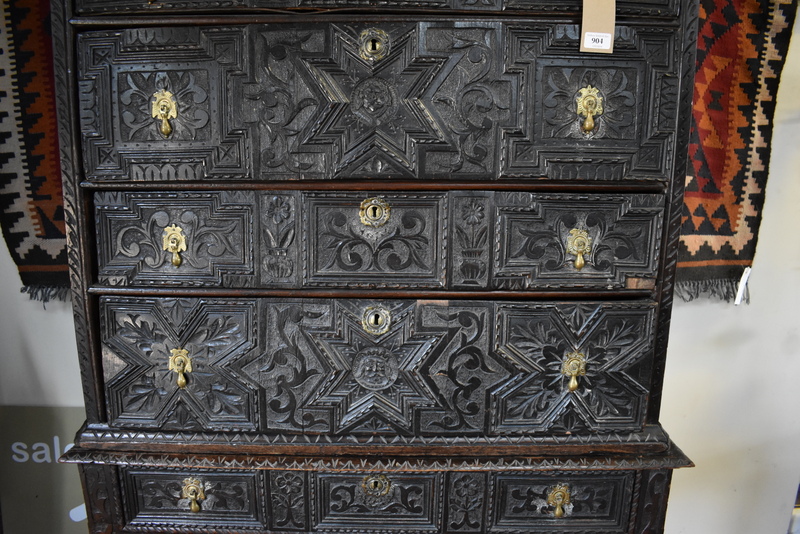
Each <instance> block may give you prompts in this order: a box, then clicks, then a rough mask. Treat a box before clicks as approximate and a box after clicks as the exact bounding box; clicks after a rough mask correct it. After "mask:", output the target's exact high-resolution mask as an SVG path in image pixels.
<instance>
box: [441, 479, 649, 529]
mask: <svg viewBox="0 0 800 534" xmlns="http://www.w3.org/2000/svg"><path fill="white" fill-rule="evenodd" d="M469 476H472V475H465V477H469ZM490 478H491V483H490V495H493V496H495V497H494V502H493V503H492V506H490V510H491V514H490V519H489V521H490V522H491V525H490V526H489V528H488V529H487V532H498V533H500V532H509V533H511V532H514V533H516V532H558V533H563V534H570V533H583V532H592V533H593V534H606V533H609V534H610V533H623V532H630V531H629V530H628V529H629V519H630V515H631V500H632V493H633V486H634V480H635V478H636V476H635V474H634V473H631V472H624V471H623V472H610V473H603V474H594V473H582V474H577V473H570V474H567V473H541V474H500V473H498V474H492V475H491V476H490ZM456 484H457V481H456ZM453 489H454V490H455V491H454V492H453V493H451V497H450V499H451V509H452V507H453V505H452V503H453V500H454V498H453V497H454V496H455V497H456V498H455V500H456V501H457V502H463V501H464V499H463V498H459V497H458V496H459V494H460V493H461V494H463V493H466V492H465V491H464V490H462V491H459V490H458V487H457V486H456V487H454V488H453Z"/></svg>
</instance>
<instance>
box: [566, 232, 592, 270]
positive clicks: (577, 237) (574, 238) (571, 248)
mask: <svg viewBox="0 0 800 534" xmlns="http://www.w3.org/2000/svg"><path fill="white" fill-rule="evenodd" d="M591 253H592V238H591V237H589V232H587V231H586V230H581V229H579V228H573V229H572V230H570V231H569V237H567V254H572V255H573V256H575V268H576V269H577V270H579V271H580V270H581V269H583V266H584V265H586V261H585V260H584V258H583V256H584V255H587V256H588V255H589V254H591Z"/></svg>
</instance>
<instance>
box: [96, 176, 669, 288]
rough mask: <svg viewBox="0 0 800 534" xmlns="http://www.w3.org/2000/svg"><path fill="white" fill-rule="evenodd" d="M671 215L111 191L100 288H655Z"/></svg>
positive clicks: (445, 197)
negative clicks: (665, 217)
mask: <svg viewBox="0 0 800 534" xmlns="http://www.w3.org/2000/svg"><path fill="white" fill-rule="evenodd" d="M663 211H664V207H663V197H662V196H660V195H566V194H562V195H551V194H537V193H520V192H517V193H507V192H497V193H479V192H464V191H460V192H427V193H392V192H389V193H380V192H341V193H335V192H314V191H310V192H278V191H260V192H255V191H239V192H236V191H222V192H202V193H200V192H198V193H188V192H180V193H168V192H159V193H151V192H147V193H137V192H118V193H113V192H104V193H97V194H95V213H96V225H95V226H96V228H97V246H98V263H99V272H98V282H99V283H100V284H102V285H111V286H183V287H188V286H212V287H230V288H239V287H242V288H245V287H261V288H301V287H306V288H313V287H351V288H353V287H361V288H392V287H398V288H443V289H463V290H488V289H521V290H541V289H569V288H591V289H616V290H625V289H637V290H642V289H653V288H654V287H655V278H656V275H657V272H658V258H659V252H660V250H661V234H662V224H663ZM450 256H451V257H450ZM301 266H302V267H301Z"/></svg>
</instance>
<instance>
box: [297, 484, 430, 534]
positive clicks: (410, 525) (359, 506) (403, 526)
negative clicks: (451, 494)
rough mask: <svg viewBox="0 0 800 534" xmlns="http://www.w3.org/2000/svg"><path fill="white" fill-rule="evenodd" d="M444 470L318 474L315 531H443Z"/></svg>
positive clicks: (314, 489) (315, 491)
mask: <svg viewBox="0 0 800 534" xmlns="http://www.w3.org/2000/svg"><path fill="white" fill-rule="evenodd" d="M441 478H442V475H441V474H440V473H426V474H416V475H415V474H397V473H387V474H381V473H353V474H315V475H312V487H313V492H314V494H315V497H316V502H315V505H316V514H315V517H314V521H315V525H314V528H315V530H317V529H318V530H327V529H337V528H338V529H341V528H355V529H358V530H362V529H363V530H365V531H373V530H375V531H378V530H379V531H384V532H386V531H388V532H391V531H402V532H409V531H412V532H420V531H434V532H435V531H437V530H438V526H439V522H440V517H441V516H440V497H439V492H440V491H441V486H442V480H441Z"/></svg>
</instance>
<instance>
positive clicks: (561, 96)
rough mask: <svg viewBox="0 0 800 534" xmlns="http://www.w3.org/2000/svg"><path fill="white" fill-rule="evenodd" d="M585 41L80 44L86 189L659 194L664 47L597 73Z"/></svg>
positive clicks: (149, 33)
mask: <svg viewBox="0 0 800 534" xmlns="http://www.w3.org/2000/svg"><path fill="white" fill-rule="evenodd" d="M658 1H664V2H672V0H653V1H652V3H651V4H650V5H655V3H656V2H658ZM189 4H190V3H189ZM523 4H527V2H525V1H521V2H520V5H523ZM115 5H116V4H115ZM119 5H120V6H122V5H124V4H119ZM159 5H160V3H159ZM476 5H477V4H476ZM551 5H552V2H548V6H551ZM643 5H645V4H643ZM579 38H580V28H579V26H577V25H570V24H555V23H541V22H537V23H533V22H530V23H500V22H491V21H480V20H474V19H465V20H464V21H443V22H425V23H417V24H413V23H398V22H381V23H374V24H358V23H354V24H337V23H326V24H317V23H307V24H273V25H255V24H253V25H246V26H235V27H227V28H221V27H204V26H195V27H178V28H146V29H129V30H124V31H113V32H86V33H84V34H81V35H80V38H79V48H78V49H79V53H78V56H79V58H78V59H79V61H78V63H79V65H78V70H79V73H78V77H79V94H80V117H81V132H82V135H83V141H84V143H83V144H84V159H85V167H86V173H87V177H88V179H90V180H94V181H108V180H136V181H170V182H171V181H175V180H217V179H240V180H241V179H244V180H296V179H364V178H370V179H374V178H380V179H393V178H397V179H426V180H429V179H436V180H491V179H497V178H503V179H506V178H508V179H530V178H548V179H553V180H561V179H566V180H610V181H619V180H667V179H668V178H669V177H671V176H672V175H673V168H672V159H673V157H674V154H673V147H674V145H675V135H676V133H675V130H676V117H677V113H676V110H677V103H678V86H679V80H680V76H679V73H678V72H677V64H676V58H677V57H680V55H679V54H678V49H677V47H678V45H677V42H676V39H675V35H674V33H673V32H666V31H664V29H663V28H660V27H655V28H648V27H645V26H639V25H636V26H628V25H625V24H619V25H618V26H617V29H616V35H615V45H614V46H615V51H614V53H613V54H612V55H611V56H610V57H602V58H599V57H595V55H593V56H592V57H588V56H586V57H583V56H581V55H579V54H578V53H577V51H578V48H579ZM534 87H536V88H537V89H536V90H534Z"/></svg>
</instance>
